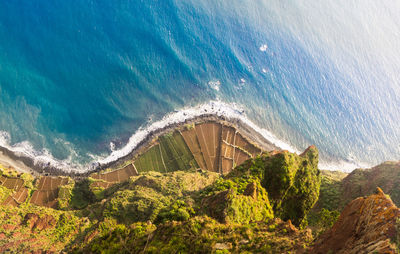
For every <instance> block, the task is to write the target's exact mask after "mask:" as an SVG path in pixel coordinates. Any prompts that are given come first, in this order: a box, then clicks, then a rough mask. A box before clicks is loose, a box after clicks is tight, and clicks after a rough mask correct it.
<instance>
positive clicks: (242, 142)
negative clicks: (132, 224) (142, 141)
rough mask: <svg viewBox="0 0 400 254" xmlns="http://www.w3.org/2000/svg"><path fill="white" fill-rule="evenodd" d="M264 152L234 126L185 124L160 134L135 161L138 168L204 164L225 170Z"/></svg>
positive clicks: (166, 168) (173, 168) (172, 168)
mask: <svg viewBox="0 0 400 254" xmlns="http://www.w3.org/2000/svg"><path fill="white" fill-rule="evenodd" d="M260 153H261V149H259V148H258V147H256V146H255V145H253V144H252V143H250V142H249V141H248V140H246V139H245V138H244V137H243V136H242V135H241V134H240V133H239V132H238V131H237V130H236V129H235V128H233V127H230V126H226V125H223V124H220V123H217V122H207V123H201V124H196V125H194V124H193V125H186V126H185V127H184V128H182V129H181V130H179V131H175V132H173V133H170V134H167V135H164V136H161V137H159V138H158V140H157V142H156V143H154V144H153V145H152V146H151V147H150V148H149V149H147V151H145V152H144V153H143V154H141V155H139V156H138V158H137V159H136V160H135V162H134V165H135V166H136V168H137V170H138V172H147V171H158V172H170V171H176V170H188V169H197V168H201V169H204V170H208V171H212V172H218V173H221V174H226V173H228V172H230V171H231V170H232V169H233V168H234V167H235V166H236V165H239V164H241V163H243V162H244V161H245V160H247V159H249V158H252V157H255V156H257V155H258V154H260Z"/></svg>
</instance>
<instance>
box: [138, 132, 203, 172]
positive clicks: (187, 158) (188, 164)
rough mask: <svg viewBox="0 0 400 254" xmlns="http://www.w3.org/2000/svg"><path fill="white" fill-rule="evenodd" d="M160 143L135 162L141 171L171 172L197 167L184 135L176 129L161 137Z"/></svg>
mask: <svg viewBox="0 0 400 254" xmlns="http://www.w3.org/2000/svg"><path fill="white" fill-rule="evenodd" d="M158 141H159V143H158V144H156V145H154V146H153V147H151V148H150V149H149V150H147V151H146V152H145V153H144V154H142V155H140V156H139V158H138V159H137V160H136V161H135V162H134V165H135V166H136V168H137V170H138V171H139V172H146V171H151V170H153V171H158V172H170V171H177V170H188V169H190V168H197V167H198V164H197V162H196V160H195V159H194V157H193V154H192V153H191V152H190V149H189V147H188V146H187V145H186V143H185V140H184V139H183V137H182V135H181V134H180V133H179V132H178V131H176V132H174V133H172V134H167V135H164V136H161V137H159V140H158Z"/></svg>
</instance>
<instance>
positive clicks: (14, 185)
mask: <svg viewBox="0 0 400 254" xmlns="http://www.w3.org/2000/svg"><path fill="white" fill-rule="evenodd" d="M0 185H2V186H4V187H6V188H7V189H10V190H15V191H17V190H19V188H21V187H22V186H23V185H24V180H22V179H20V178H14V177H6V176H0Z"/></svg>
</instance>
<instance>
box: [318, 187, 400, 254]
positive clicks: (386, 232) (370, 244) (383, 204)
mask: <svg viewBox="0 0 400 254" xmlns="http://www.w3.org/2000/svg"><path fill="white" fill-rule="evenodd" d="M399 218H400V209H398V208H397V207H396V205H395V204H394V203H393V202H392V200H391V199H390V198H389V197H387V196H386V195H385V194H384V193H383V191H382V190H381V189H380V188H377V190H376V194H374V195H371V196H369V197H360V198H357V199H355V200H353V201H352V202H350V203H349V204H348V205H347V206H346V207H345V209H344V210H343V212H342V213H341V215H340V217H339V219H338V221H337V222H336V223H335V225H334V226H333V227H332V228H331V229H330V230H328V231H327V232H325V233H324V234H323V235H321V237H320V238H319V239H318V240H317V242H316V243H315V245H314V248H313V249H312V251H311V253H396V243H395V242H396V241H397V240H398V230H397V224H398V222H397V221H398V219H399Z"/></svg>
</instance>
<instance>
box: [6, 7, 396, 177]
mask: <svg viewBox="0 0 400 254" xmlns="http://www.w3.org/2000/svg"><path fill="white" fill-rule="evenodd" d="M399 13H400V2H399V1H396V0H383V1H376V0H363V1H361V0H359V1H347V0H334V1H333V0H332V1H330V0H327V1H305V0H300V1H281V0H273V1H266V0H259V1H254V0H244V1H235V0H229V1H228V0H220V1H215V0H202V1H196V0H175V1H173V0H158V1H157V0H145V1H140V0H124V1H119V0H115V1H90V0H87V1H84V0H73V1H65V0H64V1H61V0H41V1H35V0H33V1H21V0H14V1H1V2H0V131H1V132H0V134H1V135H0V143H1V145H2V146H6V147H8V148H9V149H11V150H14V151H16V152H17V153H20V154H25V155H29V156H33V157H35V158H36V159H37V160H49V161H50V162H51V163H54V164H55V165H56V164H57V163H58V164H57V165H58V166H63V167H65V168H75V169H81V170H84V169H85V168H86V167H87V165H89V164H91V163H93V162H95V161H98V160H104V159H105V158H107V157H109V156H110V154H111V153H112V152H113V151H114V155H116V154H118V150H120V149H124V147H125V149H126V145H127V143H128V142H131V143H132V142H133V143H135V140H134V139H135V138H137V137H138V136H140V135H138V134H137V133H138V130H139V129H140V130H142V131H143V130H144V129H145V128H146V126H149V125H151V124H152V123H156V122H157V121H160V120H161V119H163V117H165V116H166V115H168V114H170V113H171V112H175V113H176V112H177V111H179V110H182V109H184V108H185V109H189V108H190V107H196V106H198V105H210V101H214V102H217V104H218V105H221V104H222V105H223V106H220V107H227V108H229V107H231V106H232V107H240V108H242V109H244V114H245V117H246V119H248V120H249V121H251V122H252V123H254V124H255V125H257V126H258V127H259V128H261V129H263V130H264V131H266V132H268V133H269V134H270V135H272V136H273V137H274V139H275V141H276V140H280V141H279V142H281V143H282V144H286V145H288V146H290V147H291V148H292V150H294V151H301V150H303V149H305V148H306V147H307V146H309V145H311V144H315V145H317V146H318V148H319V149H320V156H321V167H326V168H338V169H343V170H350V169H352V168H354V167H360V166H371V165H374V164H377V163H380V162H382V161H384V160H399V159H400V15H399ZM135 134H136V136H135ZM129 139H130V141H129ZM116 151H117V152H116ZM114 157H115V156H114Z"/></svg>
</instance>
